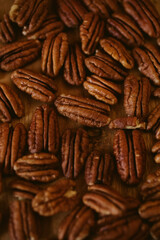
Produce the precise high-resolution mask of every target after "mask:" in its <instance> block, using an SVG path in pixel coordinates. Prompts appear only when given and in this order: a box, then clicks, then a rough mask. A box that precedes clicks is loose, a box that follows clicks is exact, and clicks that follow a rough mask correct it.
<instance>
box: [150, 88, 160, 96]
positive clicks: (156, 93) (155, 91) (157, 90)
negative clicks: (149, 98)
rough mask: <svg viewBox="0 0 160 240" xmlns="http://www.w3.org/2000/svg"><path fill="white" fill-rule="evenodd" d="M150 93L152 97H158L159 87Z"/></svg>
mask: <svg viewBox="0 0 160 240" xmlns="http://www.w3.org/2000/svg"><path fill="white" fill-rule="evenodd" d="M152 95H153V96H154V97H158V98H160V88H156V89H155V90H154V91H153V93H152Z"/></svg>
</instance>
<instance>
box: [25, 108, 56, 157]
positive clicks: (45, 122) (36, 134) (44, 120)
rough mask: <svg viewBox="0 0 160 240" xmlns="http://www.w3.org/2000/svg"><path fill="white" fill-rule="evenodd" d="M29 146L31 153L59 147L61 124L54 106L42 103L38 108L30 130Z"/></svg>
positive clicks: (54, 149)
mask: <svg viewBox="0 0 160 240" xmlns="http://www.w3.org/2000/svg"><path fill="white" fill-rule="evenodd" d="M28 146H29V151H30V152H31V153H36V152H42V151H45V152H51V153H56V152H57V151H58V149H59V125H58V120H57V115H56V113H55V111H54V109H53V108H51V107H49V106H48V105H45V104H44V105H42V106H39V107H37V108H36V110H35V113H34V114H33V117H32V122H31V125H30V129H29V132H28Z"/></svg>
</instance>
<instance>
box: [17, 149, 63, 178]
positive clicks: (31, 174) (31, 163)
mask: <svg viewBox="0 0 160 240" xmlns="http://www.w3.org/2000/svg"><path fill="white" fill-rule="evenodd" d="M13 169H14V171H15V172H16V174H17V175H18V176H20V177H22V178H24V179H27V180H30V181H38V182H51V181H53V180H54V179H56V178H57V177H58V176H59V170H58V159H57V157H56V156H55V155H53V154H50V153H34V154H30V155H27V156H23V157H22V158H19V159H18V160H17V161H16V162H15V164H14V167H13Z"/></svg>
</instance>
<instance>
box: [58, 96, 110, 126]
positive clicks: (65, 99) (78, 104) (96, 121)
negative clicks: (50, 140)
mask: <svg viewBox="0 0 160 240" xmlns="http://www.w3.org/2000/svg"><path fill="white" fill-rule="evenodd" d="M55 105H56V107H57V110H58V112H59V113H61V114H62V115H64V116H66V117H68V118H71V119H73V120H75V121H77V122H79V123H81V124H83V125H86V126H91V127H103V126H106V125H108V124H109V122H110V118H109V117H108V116H107V115H106V114H107V111H110V107H109V106H108V105H106V104H103V103H101V102H98V101H95V100H92V99H89V98H83V97H75V96H71V95H64V94H63V95H60V96H59V97H58V98H57V99H56V101H55Z"/></svg>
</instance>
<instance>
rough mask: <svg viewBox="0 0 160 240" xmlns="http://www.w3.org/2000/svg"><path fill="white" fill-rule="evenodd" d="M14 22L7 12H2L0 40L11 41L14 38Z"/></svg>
mask: <svg viewBox="0 0 160 240" xmlns="http://www.w3.org/2000/svg"><path fill="white" fill-rule="evenodd" d="M15 38H16V36H15V30H14V24H13V23H12V21H11V20H10V18H9V16H8V15H7V14H4V16H3V20H2V22H1V23H0V41H2V42H3V43H9V42H13V41H14V40H15Z"/></svg>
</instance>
